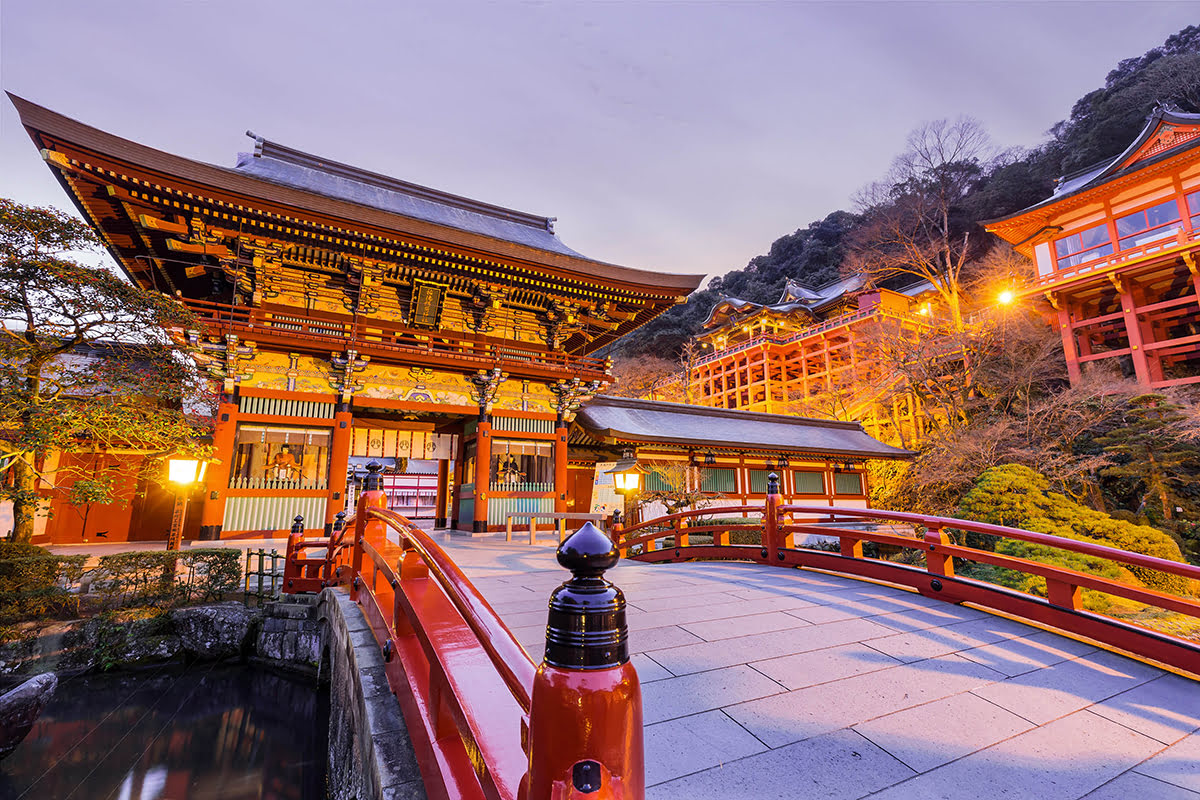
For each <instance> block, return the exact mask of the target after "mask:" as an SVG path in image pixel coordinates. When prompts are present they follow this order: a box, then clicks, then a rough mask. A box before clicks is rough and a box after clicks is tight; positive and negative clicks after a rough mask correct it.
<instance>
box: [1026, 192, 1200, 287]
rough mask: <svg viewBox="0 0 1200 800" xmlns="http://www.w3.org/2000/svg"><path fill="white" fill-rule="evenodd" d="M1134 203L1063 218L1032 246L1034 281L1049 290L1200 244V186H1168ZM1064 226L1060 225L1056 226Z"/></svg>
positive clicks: (1115, 205)
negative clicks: (1185, 188)
mask: <svg viewBox="0 0 1200 800" xmlns="http://www.w3.org/2000/svg"><path fill="white" fill-rule="evenodd" d="M1165 189H1166V190H1167V191H1165V192H1164V191H1163V190H1162V189H1160V190H1159V191H1157V192H1153V193H1151V194H1150V195H1149V196H1148V197H1145V196H1143V197H1137V198H1134V199H1133V200H1132V201H1130V202H1125V203H1120V204H1115V203H1111V202H1110V203H1106V204H1104V205H1103V207H1102V208H1101V209H1099V210H1096V211H1093V213H1090V214H1087V215H1085V216H1083V217H1076V219H1074V220H1071V221H1063V222H1062V225H1061V229H1059V230H1057V231H1056V232H1055V233H1054V235H1053V236H1051V237H1048V238H1045V239H1043V240H1042V241H1039V242H1038V243H1037V244H1036V245H1035V246H1034V248H1033V253H1034V264H1035V268H1036V274H1035V276H1034V278H1033V281H1032V284H1033V285H1034V286H1036V287H1037V288H1039V289H1048V288H1052V287H1054V286H1057V285H1059V284H1063V283H1068V282H1072V281H1075V280H1076V279H1078V278H1081V277H1084V276H1092V275H1101V274H1105V273H1108V272H1111V271H1114V270H1118V269H1120V268H1123V267H1129V266H1132V265H1135V264H1142V263H1145V262H1149V261H1152V260H1161V259H1170V258H1172V257H1173V256H1175V255H1182V254H1185V253H1187V254H1190V253H1191V252H1192V251H1193V250H1194V249H1195V248H1197V247H1198V246H1200V189H1197V190H1196V191H1191V192H1187V193H1180V192H1176V191H1175V190H1174V187H1173V186H1170V185H1168V186H1167V187H1165ZM1052 227H1053V228H1059V226H1057V225H1056V226H1052Z"/></svg>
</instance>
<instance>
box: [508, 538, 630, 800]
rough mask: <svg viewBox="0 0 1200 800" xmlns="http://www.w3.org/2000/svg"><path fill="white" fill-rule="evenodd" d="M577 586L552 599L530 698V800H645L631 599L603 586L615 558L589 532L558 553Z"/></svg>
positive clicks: (605, 541) (526, 788)
mask: <svg viewBox="0 0 1200 800" xmlns="http://www.w3.org/2000/svg"><path fill="white" fill-rule="evenodd" d="M558 561H559V563H560V564H562V565H563V566H565V567H566V568H567V569H569V570H571V572H572V574H573V577H572V578H571V580H569V581H567V582H566V583H564V584H563V585H562V586H560V587H558V589H556V590H555V591H554V593H553V594H552V595H551V597H550V610H549V614H548V616H547V622H546V649H545V654H544V655H543V657H542V663H541V665H540V666H539V667H538V670H537V674H536V676H535V677H534V679H533V692H532V695H531V697H530V708H529V734H528V738H527V740H526V742H527V746H526V748H525V751H526V753H527V755H528V757H529V761H528V770H527V771H526V773H525V783H524V785H523V786H522V787H521V789H520V790H519V791H518V796H519V797H522V798H525V800H568V799H569V798H588V797H595V798H598V799H599V800H641V798H642V797H644V796H645V792H646V771H645V770H646V767H645V755H644V749H643V748H644V745H643V742H642V688H641V684H640V682H639V681H638V676H637V671H636V670H634V668H633V664H632V663H631V662H630V661H629V641H628V636H629V634H628V628H627V626H626V623H625V596H624V595H623V594H622V593H621V590H620V589H618V588H617V587H615V586H613V585H612V583H610V582H609V581H607V580H605V578H604V573H605V571H606V570H609V569H611V568H612V567H614V566H616V564H617V561H618V555H617V548H616V547H615V546H614V545H613V543H612V541H611V540H610V539H609V538H608V537H607V536H605V535H604V534H603V533H602V532H601V531H600V530H599V529H597V528H596V527H595V526H593V525H592V523H590V522H586V523H584V525H583V527H581V528H580V529H579V530H578V531H576V532H575V533H574V534H572V535H571V537H570V538H569V539H567V541H566V542H565V543H563V544H562V545H560V546H559V548H558Z"/></svg>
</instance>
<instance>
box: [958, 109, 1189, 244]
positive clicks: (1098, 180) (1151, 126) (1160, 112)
mask: <svg viewBox="0 0 1200 800" xmlns="http://www.w3.org/2000/svg"><path fill="white" fill-rule="evenodd" d="M1159 122H1173V123H1176V124H1181V125H1197V124H1200V114H1186V113H1183V112H1177V111H1172V110H1168V109H1165V108H1158V109H1155V111H1154V112H1153V113H1152V114H1151V115H1150V116H1149V117H1148V118H1147V120H1146V125H1145V127H1143V128H1142V131H1141V133H1139V134H1138V135H1137V137H1136V138H1135V139H1134V140H1133V142H1132V143H1131V144H1130V145H1129V146H1128V147H1126V148H1125V149H1124V150H1123V151H1121V153H1120V154H1119V155H1117V156H1115V157H1113V158H1110V159H1106V160H1104V161H1102V162H1099V163H1098V164H1093V165H1092V166H1090V167H1085V168H1084V169H1082V170H1079V171H1076V172H1074V173H1071V174H1069V175H1066V176H1064V177H1063V178H1061V179H1060V180H1059V184H1058V185H1057V186H1056V187H1055V189H1054V193H1053V194H1051V195H1050V196H1049V197H1047V198H1046V199H1045V200H1041V201H1039V202H1037V203H1034V204H1033V205H1031V206H1029V207H1027V208H1023V209H1021V210H1020V211H1014V212H1013V213H1011V214H1006V215H1005V216H1003V217H996V218H995V219H987V220H982V221H980V223H979V224H980V225H982V226H983V227H984V229H985V230H990V229H991V228H992V226H995V225H1001V224H1002V223H1005V222H1009V221H1011V220H1015V219H1019V218H1021V217H1023V216H1025V215H1026V214H1029V213H1031V212H1034V211H1038V210H1040V209H1043V208H1047V207H1049V206H1053V205H1055V204H1056V203H1059V202H1060V201H1062V200H1066V199H1067V198H1070V197H1074V196H1076V195H1079V194H1083V193H1084V192H1087V191H1088V190H1090V189H1094V188H1096V187H1097V186H1102V185H1103V184H1105V183H1108V182H1109V181H1112V180H1116V179H1117V178H1120V177H1123V176H1125V175H1128V174H1131V173H1133V172H1137V171H1139V170H1142V169H1144V168H1146V167H1148V166H1151V165H1153V164H1157V163H1158V162H1160V161H1164V160H1166V159H1168V158H1172V157H1174V156H1176V155H1178V154H1179V153H1182V152H1185V151H1187V150H1190V149H1192V148H1195V147H1200V138H1194V139H1189V140H1187V141H1185V142H1183V143H1182V144H1180V145H1178V146H1177V147H1172V148H1170V149H1167V150H1164V151H1162V152H1161V153H1156V154H1155V155H1153V156H1150V157H1149V158H1144V159H1141V160H1139V161H1137V162H1135V163H1133V164H1130V165H1128V166H1126V167H1121V164H1123V163H1124V162H1125V161H1126V160H1127V159H1128V158H1129V157H1130V156H1131V155H1133V154H1134V153H1136V152H1137V151H1138V149H1139V148H1141V147H1142V145H1144V144H1145V143H1146V142H1147V141H1148V140H1149V139H1150V137H1151V136H1153V135H1154V133H1155V132H1156V131H1157V130H1158V127H1159Z"/></svg>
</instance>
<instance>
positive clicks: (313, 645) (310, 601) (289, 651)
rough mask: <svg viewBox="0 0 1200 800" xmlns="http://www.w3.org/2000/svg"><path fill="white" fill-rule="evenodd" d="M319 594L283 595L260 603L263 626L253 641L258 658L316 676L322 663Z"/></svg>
mask: <svg viewBox="0 0 1200 800" xmlns="http://www.w3.org/2000/svg"><path fill="white" fill-rule="evenodd" d="M318 600H319V595H315V594H285V595H283V597H282V599H280V600H277V601H275V602H273V603H266V604H264V605H263V621H262V628H260V629H259V632H258V638H257V641H256V642H255V648H254V650H255V655H256V656H257V657H258V659H261V660H263V661H269V662H270V663H272V664H274V665H276V666H280V667H283V668H285V669H288V670H293V671H296V672H300V673H303V674H305V675H312V676H314V677H316V676H317V675H318V671H319V669H320V663H321V644H322V643H321V626H320V622H319V620H318V618H317V604H318Z"/></svg>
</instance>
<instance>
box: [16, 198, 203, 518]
mask: <svg viewBox="0 0 1200 800" xmlns="http://www.w3.org/2000/svg"><path fill="white" fill-rule="evenodd" d="M97 244H98V243H97V241H96V239H95V237H94V235H93V234H92V232H91V230H90V229H89V228H88V227H87V226H86V225H85V224H84V223H83V222H81V221H79V220H76V219H74V218H72V217H69V216H67V215H66V214H63V213H62V212H59V211H56V210H54V209H50V208H37V207H33V206H25V205H22V204H20V203H16V202H13V201H11V200H7V199H0V431H2V432H3V434H2V435H0V472H2V474H3V481H2V482H0V496H4V497H5V498H7V499H9V500H11V501H12V502H13V512H14V514H13V515H14V530H13V538H14V539H15V540H17V541H28V539H29V538H30V536H31V535H32V533H33V521H34V514H35V511H36V508H37V505H38V499H39V498H38V493H37V488H36V478H37V477H39V476H40V477H41V478H42V479H43V480H45V481H47V482H48V483H49V484H50V485H54V486H57V487H59V488H60V489H63V490H65V491H67V492H69V493H71V494H73V495H78V496H79V497H80V498H86V500H87V502H102V501H106V500H107V501H109V502H111V501H112V500H113V499H114V498H113V497H112V491H111V489H112V487H113V486H114V482H113V480H112V479H113V478H114V476H113V475H112V474H111V471H109V472H108V473H107V474H103V475H94V474H90V473H85V474H69V472H68V470H67V469H66V468H63V469H62V470H59V471H58V472H53V471H51V470H50V469H49V468H48V466H47V456H48V455H50V454H52V453H56V452H57V453H71V452H75V453H103V452H105V451H107V450H112V449H121V450H140V451H144V452H147V453H150V454H152V455H154V454H158V455H163V454H169V453H172V452H175V451H185V452H192V453H198V454H203V453H204V452H206V448H205V447H204V446H203V445H202V444H201V442H200V440H199V437H200V436H201V435H203V434H204V433H205V432H206V431H207V426H206V424H205V423H206V420H204V419H203V418H201V417H197V416H195V415H194V414H193V413H192V411H193V410H194V408H195V406H196V404H197V403H198V402H199V401H201V400H202V394H203V392H204V388H205V387H204V385H203V384H202V383H201V382H199V381H198V380H197V378H196V375H195V373H194V371H193V369H192V367H191V364H190V362H189V361H188V360H187V359H186V358H185V357H183V355H182V354H181V353H180V351H179V349H178V347H177V346H176V345H175V343H174V342H173V341H172V339H170V338H169V337H168V336H167V335H166V333H165V331H169V330H175V331H180V330H183V329H184V328H186V327H187V326H189V325H191V320H190V318H189V317H188V315H187V313H186V311H185V310H184V308H183V307H182V306H181V305H180V304H179V303H177V302H175V301H174V300H173V299H171V298H169V297H167V296H166V295H163V294H160V293H157V292H148V291H144V290H143V289H141V288H140V287H137V286H135V285H133V284H131V283H129V282H128V281H125V280H123V279H122V278H120V277H119V276H117V275H115V274H113V273H112V272H109V271H108V270H105V269H100V268H93V267H88V266H84V265H82V264H80V263H78V262H76V261H75V260H73V259H72V258H71V253H72V252H78V251H83V250H88V249H93V248H95V247H96V246H97ZM115 463H118V464H120V463H126V464H128V460H115ZM81 482H82V483H81Z"/></svg>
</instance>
